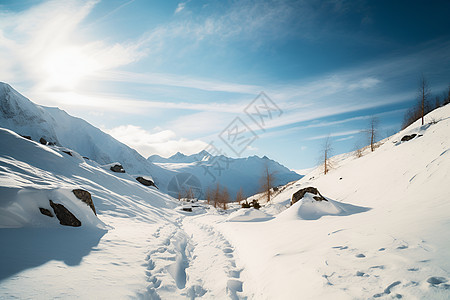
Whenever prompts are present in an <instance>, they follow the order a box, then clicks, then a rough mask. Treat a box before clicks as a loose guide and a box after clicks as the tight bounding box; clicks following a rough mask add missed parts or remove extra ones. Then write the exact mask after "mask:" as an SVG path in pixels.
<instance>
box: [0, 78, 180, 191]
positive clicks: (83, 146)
mask: <svg viewBox="0 0 450 300" xmlns="http://www.w3.org/2000/svg"><path fill="white" fill-rule="evenodd" d="M0 127H2V128H7V129H10V130H13V131H15V132H17V133H18V134H20V135H24V136H30V137H31V138H32V139H33V140H34V141H39V140H40V139H41V137H43V138H44V139H45V140H46V141H48V142H51V143H55V144H57V145H60V146H64V147H67V148H70V149H73V150H75V151H76V152H78V153H79V154H80V155H82V156H84V157H88V158H89V159H91V160H94V161H96V162H98V163H99V164H108V163H113V162H119V163H121V164H122V165H123V166H124V168H125V170H126V171H127V172H128V173H130V174H135V175H148V176H151V177H153V178H154V180H155V181H156V184H157V185H159V186H161V187H162V188H163V189H165V188H166V185H167V182H168V181H169V180H170V178H171V177H172V176H173V172H170V171H167V170H165V169H161V168H159V167H158V166H155V165H154V164H152V163H150V162H148V161H147V160H146V159H145V158H144V157H142V156H141V155H140V154H139V153H138V152H137V151H136V150H134V149H131V148H130V147H128V146H126V145H125V144H123V143H121V142H119V141H117V140H116V139H114V138H113V137H111V136H110V135H109V134H106V133H104V132H103V131H101V130H100V129H98V128H96V127H94V126H92V125H91V124H89V123H88V122H86V121H84V120H83V119H80V118H76V117H73V116H71V115H69V114H67V113H66V112H65V111H63V110H60V109H59V108H53V107H44V106H39V105H36V104H34V103H33V102H31V101H30V100H29V99H27V98H25V97H24V96H22V95H21V94H20V93H18V92H17V91H16V90H14V89H13V88H12V87H11V86H9V85H8V84H6V83H2V82H0Z"/></svg>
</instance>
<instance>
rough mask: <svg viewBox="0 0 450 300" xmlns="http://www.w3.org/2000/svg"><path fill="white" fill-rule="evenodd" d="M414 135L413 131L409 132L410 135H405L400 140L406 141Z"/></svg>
mask: <svg viewBox="0 0 450 300" xmlns="http://www.w3.org/2000/svg"><path fill="white" fill-rule="evenodd" d="M416 135H417V134H415V133H413V134H410V135H405V136H404V137H402V139H401V141H402V142H407V141H409V140H412V139H413V138H415V137H416Z"/></svg>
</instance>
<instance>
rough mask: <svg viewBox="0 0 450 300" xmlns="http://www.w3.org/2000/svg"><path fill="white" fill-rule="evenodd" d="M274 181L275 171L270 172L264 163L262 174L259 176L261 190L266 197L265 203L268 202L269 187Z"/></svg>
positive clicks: (270, 187)
mask: <svg viewBox="0 0 450 300" xmlns="http://www.w3.org/2000/svg"><path fill="white" fill-rule="evenodd" d="M274 182H275V172H270V170H269V166H268V165H267V164H266V165H265V166H264V170H263V174H262V176H261V178H260V184H261V190H262V191H263V193H264V196H265V197H266V199H267V203H269V202H270V196H271V189H272V188H273V186H274Z"/></svg>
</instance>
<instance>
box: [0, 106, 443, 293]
mask: <svg viewBox="0 0 450 300" xmlns="http://www.w3.org/2000/svg"><path fill="white" fill-rule="evenodd" d="M449 117H450V106H448V105H447V107H443V108H440V109H437V110H435V111H433V112H432V113H431V114H430V115H428V116H427V119H426V122H428V121H430V120H432V119H434V120H436V121H438V122H437V123H435V124H428V123H427V124H426V125H425V126H419V123H416V124H413V125H412V126H410V127H409V128H407V129H406V130H404V131H402V132H400V133H398V134H396V135H394V136H392V137H390V138H388V139H386V140H384V141H383V144H382V145H381V146H380V147H379V148H377V149H376V151H375V152H373V153H370V152H368V151H367V150H366V152H365V153H364V156H363V157H361V158H356V157H355V156H353V155H352V154H345V155H340V156H337V157H335V158H334V166H335V168H334V169H333V170H332V171H330V172H329V173H328V174H327V175H325V176H324V175H322V174H321V172H320V169H316V170H313V171H311V172H310V173H309V174H307V175H306V176H305V177H304V178H302V179H301V180H299V181H297V182H293V183H290V184H288V185H287V186H285V187H283V188H281V189H280V192H278V193H277V194H276V196H275V198H274V199H273V200H272V203H270V204H264V205H265V206H264V207H263V208H261V210H259V211H258V210H254V209H238V207H237V206H236V205H231V209H229V210H228V211H222V210H220V209H215V208H213V207H209V206H208V205H206V204H205V203H203V202H202V201H200V202H195V203H190V204H185V205H184V206H182V205H180V203H178V201H177V200H175V199H173V198H172V197H170V196H167V195H166V194H164V193H162V192H160V191H159V190H157V189H155V188H153V187H147V186H144V185H142V184H140V183H139V182H137V181H136V179H135V178H134V177H133V176H130V175H129V174H127V173H114V172H112V171H110V170H109V169H108V168H107V167H105V166H102V165H99V164H97V163H96V162H94V161H91V160H87V159H84V158H83V157H82V156H80V155H79V154H78V153H77V152H76V151H74V150H71V149H66V148H61V147H56V146H44V145H41V144H39V143H37V142H34V141H30V140H27V139H25V138H22V137H20V136H19V135H17V134H16V133H14V132H12V131H10V130H5V129H1V130H0V141H1V144H2V146H1V147H0V240H1V241H2V242H1V243H0V253H1V255H0V298H8V299H9V298H19V299H24V298H25V299H36V298H38V299H39V298H64V299H66V298H69V299H70V298H83V299H104V298H112V299H124V298H125V299H126V298H138V299H185V298H190V299H193V298H204V299H227V298H229V299H246V298H247V299H329V298H335V299H367V298H381V299H391V298H404V299H448V298H450V252H449V251H448V249H449V247H450V235H449V234H448V232H449V229H450V199H449V198H450V186H449V185H448V183H447V182H448V178H450V118H449ZM412 133H416V134H418V136H416V137H415V138H414V139H412V140H410V141H406V142H401V138H402V137H403V136H404V135H406V134H412ZM63 151H66V152H67V151H68V152H71V154H72V155H68V154H67V153H65V152H63ZM308 186H314V187H317V188H318V189H319V191H320V193H321V194H322V195H323V196H325V197H326V198H327V199H328V201H321V202H318V201H315V200H314V199H312V195H311V194H306V196H305V198H303V199H302V200H300V201H298V202H297V203H295V204H294V205H293V206H291V207H290V206H289V202H290V200H291V196H292V194H293V193H295V192H296V191H298V190H299V189H301V188H304V187H308ZM75 188H81V189H84V190H87V191H89V192H90V193H91V195H92V199H93V201H94V204H95V208H96V211H97V216H95V215H94V214H93V213H92V212H91V211H90V210H89V207H88V206H86V205H84V203H80V202H79V201H77V199H75V198H74V197H73V195H72V194H71V193H70V191H71V190H72V189H75ZM257 197H258V196H257V195H256V196H254V197H251V199H253V198H257ZM48 200H54V201H55V202H57V201H58V203H63V204H65V205H66V206H67V207H69V208H70V210H71V211H72V212H73V213H74V214H75V215H76V216H77V217H79V218H80V220H81V222H82V226H81V227H77V228H72V227H67V226H61V225H59V223H58V222H57V221H56V219H54V218H53V219H51V218H49V217H47V216H45V215H43V214H41V213H40V212H39V207H42V206H46V205H47V206H46V207H47V208H50V207H48V204H47V203H48V202H47V201H48ZM183 207H184V208H186V207H191V208H192V210H193V211H192V212H189V211H184V210H183V209H182V208H183Z"/></svg>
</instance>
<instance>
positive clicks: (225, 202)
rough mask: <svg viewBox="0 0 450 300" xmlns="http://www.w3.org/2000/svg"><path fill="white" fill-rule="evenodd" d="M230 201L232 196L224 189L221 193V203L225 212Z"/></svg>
mask: <svg viewBox="0 0 450 300" xmlns="http://www.w3.org/2000/svg"><path fill="white" fill-rule="evenodd" d="M229 201H230V194H229V193H228V189H227V188H226V187H224V188H223V189H222V191H221V192H220V199H219V203H221V204H222V205H221V206H222V208H223V209H224V210H226V209H227V205H228V202H229Z"/></svg>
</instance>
